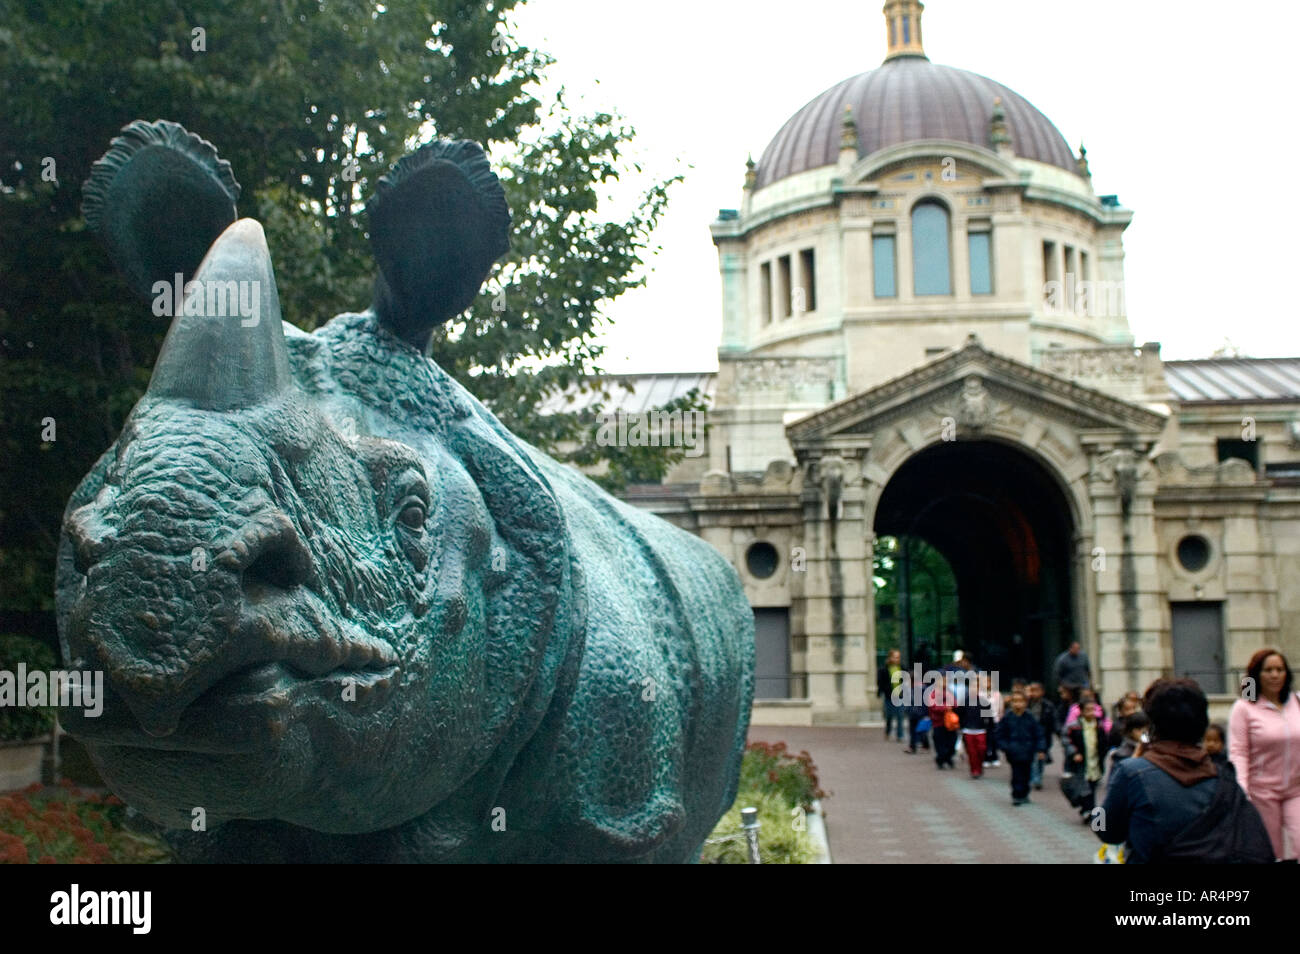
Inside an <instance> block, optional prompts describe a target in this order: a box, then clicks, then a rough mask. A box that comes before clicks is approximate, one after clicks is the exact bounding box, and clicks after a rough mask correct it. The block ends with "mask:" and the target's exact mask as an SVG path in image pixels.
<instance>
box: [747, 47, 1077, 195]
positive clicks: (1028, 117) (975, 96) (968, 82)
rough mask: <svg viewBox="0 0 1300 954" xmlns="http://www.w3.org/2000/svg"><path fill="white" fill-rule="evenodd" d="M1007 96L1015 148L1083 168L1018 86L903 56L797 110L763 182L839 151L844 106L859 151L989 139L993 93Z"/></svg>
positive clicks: (771, 150) (767, 162)
mask: <svg viewBox="0 0 1300 954" xmlns="http://www.w3.org/2000/svg"><path fill="white" fill-rule="evenodd" d="M998 97H1001V98H1002V108H1003V110H1004V111H1005V112H1006V123H1007V130H1008V132H1009V133H1010V135H1011V145H1012V147H1013V148H1014V149H1015V153H1016V155H1017V156H1021V157H1023V158H1025V159H1037V160H1038V161H1039V162H1045V163H1050V164H1051V165H1054V166H1059V167H1060V168H1062V169H1066V170H1068V171H1070V172H1073V173H1075V174H1076V175H1077V174H1078V166H1077V164H1076V161H1075V157H1074V153H1073V152H1072V151H1071V150H1070V147H1069V145H1068V144H1067V143H1066V141H1065V138H1064V137H1063V136H1062V135H1061V133H1060V132H1059V131H1058V130H1057V128H1056V127H1055V126H1054V125H1052V121H1051V120H1050V119H1048V118H1047V117H1046V116H1044V115H1043V114H1042V113H1040V112H1039V111H1038V110H1037V109H1035V108H1034V106H1033V104H1031V103H1030V102H1029V101H1028V100H1027V99H1025V98H1024V97H1023V96H1021V95H1020V94H1019V93H1017V92H1015V91H1014V90H1012V89H1009V88H1007V87H1006V86H1003V85H1002V84H1001V83H996V82H994V81H993V80H991V79H989V78H988V77H985V76H980V75H979V74H978V73H970V72H967V71H966V70H959V69H955V68H954V67H951V66H940V65H938V64H936V63H931V62H930V61H929V60H928V59H926V58H925V57H923V56H898V57H895V58H893V59H889V60H886V61H885V63H884V64H882V65H881V66H879V67H878V68H876V69H874V70H869V71H868V72H866V73H860V74H858V75H857V76H852V77H850V78H849V79H846V80H844V81H843V82H842V83H838V84H836V85H835V86H832V87H831V88H830V89H828V90H827V91H826V92H824V93H822V94H821V95H820V96H818V97H817V98H816V99H814V100H812V102H810V103H808V105H806V106H804V107H803V108H802V109H800V110H799V112H797V113H795V114H794V116H792V117H791V118H790V121H789V122H787V123H786V124H785V125H784V126H782V127H781V131H780V132H778V133H777V134H776V138H774V139H773V140H772V142H771V143H769V144H768V147H767V149H766V150H764V152H763V155H762V158H761V159H759V162H758V169H757V173H758V179H757V182H756V186H757V187H758V188H762V187H763V186H765V185H770V184H771V183H773V182H776V181H778V180H779V179H784V178H785V177H786V176H792V175H795V174H796V173H799V172H803V171H804V170H806V169H816V168H818V167H819V166H826V165H831V164H832V163H834V162H836V161H837V159H838V158H839V151H840V135H841V129H842V122H843V116H844V107H845V105H849V106H852V107H853V119H854V121H855V123H856V124H857V130H858V155H859V156H867V155H870V154H871V153H873V152H875V151H876V150H878V149H883V148H884V147H886V146H893V145H897V144H899V143H905V142H914V141H916V140H918V139H949V140H955V141H957V142H968V143H972V144H974V145H977V146H986V147H987V146H988V145H989V120H990V118H991V117H992V115H993V101H994V100H995V99H997V98H998Z"/></svg>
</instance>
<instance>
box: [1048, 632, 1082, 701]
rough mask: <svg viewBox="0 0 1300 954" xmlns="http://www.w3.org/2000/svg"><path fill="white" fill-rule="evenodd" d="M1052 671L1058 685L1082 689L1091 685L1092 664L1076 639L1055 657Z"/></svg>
mask: <svg viewBox="0 0 1300 954" xmlns="http://www.w3.org/2000/svg"><path fill="white" fill-rule="evenodd" d="M1052 672H1053V673H1054V674H1055V675H1056V685H1057V686H1058V687H1059V686H1069V687H1070V688H1071V689H1082V688H1084V687H1085V686H1091V685H1092V664H1091V663H1090V662H1088V654H1087V653H1085V652H1084V651H1083V646H1082V645H1080V643H1079V641H1078V640H1075V641H1074V642H1072V643H1070V648H1069V649H1067V650H1066V651H1065V652H1063V653H1061V655H1059V656H1057V657H1056V665H1054V666H1053V667H1052Z"/></svg>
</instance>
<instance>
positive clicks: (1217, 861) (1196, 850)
mask: <svg viewBox="0 0 1300 954" xmlns="http://www.w3.org/2000/svg"><path fill="white" fill-rule="evenodd" d="M1150 860H1151V863H1153V864H1209V865H1225V864H1227V865H1230V864H1238V865H1240V864H1268V863H1270V862H1272V861H1274V860H1276V859H1275V858H1274V855H1273V842H1272V841H1271V840H1270V839H1269V837H1268V830H1267V829H1266V828H1265V827H1264V820H1263V819H1262V818H1260V817H1259V810H1258V809H1257V808H1256V807H1255V806H1254V805H1252V804H1251V803H1250V799H1248V798H1247V797H1246V793H1245V792H1244V791H1242V788H1241V786H1240V785H1238V784H1237V773H1236V771H1235V770H1234V769H1233V767H1232V763H1231V762H1225V763H1224V764H1222V765H1220V766H1219V783H1218V785H1217V786H1216V788H1215V790H1214V797H1213V798H1212V799H1211V800H1210V805H1209V807H1208V808H1206V810H1205V811H1204V813H1202V814H1201V815H1200V816H1199V817H1197V818H1196V819H1195V820H1193V821H1192V823H1191V824H1190V825H1188V826H1187V827H1186V828H1184V829H1183V830H1182V831H1180V832H1179V833H1178V834H1177V835H1175V836H1174V838H1173V840H1172V841H1170V842H1169V844H1167V845H1165V846H1164V848H1162V849H1159V850H1157V851H1155V852H1153V853H1152V857H1151V859H1150Z"/></svg>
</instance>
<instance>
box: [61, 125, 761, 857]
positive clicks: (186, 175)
mask: <svg viewBox="0 0 1300 954" xmlns="http://www.w3.org/2000/svg"><path fill="white" fill-rule="evenodd" d="M237 190H238V186H237V185H236V184H235V182H234V178H233V176H231V175H230V172H229V167H228V166H227V165H225V164H224V163H222V162H221V161H220V160H219V159H217V157H216V153H215V150H213V149H212V147H211V146H209V145H208V144H207V143H205V142H203V141H202V140H200V139H198V138H197V137H195V136H192V135H190V134H188V133H186V132H185V130H183V129H181V128H180V127H178V126H175V125H174V124H168V123H162V122H159V123H153V124H144V123H139V122H137V123H134V124H132V125H131V126H129V127H127V129H125V130H124V131H123V136H122V137H119V139H117V140H115V141H114V144H113V148H112V149H111V150H110V152H109V154H108V155H106V157H105V158H104V160H101V163H100V164H98V165H97V166H96V170H95V173H94V174H93V175H92V178H91V181H90V182H89V183H88V185H87V188H86V196H87V199H86V214H87V220H88V222H89V223H90V224H91V226H92V227H93V228H95V229H96V230H97V231H98V232H99V234H100V235H101V236H102V237H103V238H104V239H105V241H106V243H107V244H108V247H109V250H110V252H111V253H112V254H113V256H114V259H115V260H116V261H117V263H118V264H119V266H120V267H121V268H122V270H123V273H124V275H126V276H127V278H128V281H129V282H130V283H131V284H132V286H133V287H134V288H135V289H136V290H137V291H139V292H140V293H141V294H142V295H146V296H153V295H156V293H157V288H156V286H155V282H157V281H159V280H164V281H170V280H171V279H172V277H173V275H174V274H175V273H176V272H180V273H182V274H183V275H184V276H185V278H186V280H188V279H190V278H191V277H192V278H193V279H194V280H195V282H196V283H197V284H195V285H194V286H191V287H189V288H187V289H185V292H186V296H185V298H184V301H185V307H183V308H182V309H180V312H181V313H179V314H178V315H177V317H176V318H175V319H174V320H173V324H172V328H171V330H170V332H169V334H168V337H167V341H166V343H165V344H164V346H163V350H162V353H161V354H160V356H159V359H158V363H157V366H156V368H155V371H154V376H153V380H152V382H151V384H150V388H149V391H148V393H147V394H146V395H145V397H144V398H143V399H142V400H141V401H140V403H139V405H137V407H136V408H135V409H134V411H133V412H132V414H131V417H130V419H129V420H128V422H127V425H126V427H125V428H124V430H123V433H122V435H121V436H120V437H119V438H118V440H117V442H116V443H115V444H114V446H113V447H111V448H109V450H108V451H107V452H106V453H105V454H104V456H103V457H102V458H101V460H100V461H99V463H98V464H97V465H96V467H95V468H94V470H93V471H92V472H91V473H90V474H89V475H88V476H87V477H86V479H85V480H84V481H83V483H82V485H81V486H80V488H79V489H78V490H77V492H76V494H75V495H74V497H73V499H72V500H71V501H70V502H69V505H68V510H67V514H66V517H65V522H64V534H63V540H62V541H61V544H60V553H59V577H58V608H59V624H60V637H61V641H62V644H63V651H64V654H65V656H66V657H67V659H68V661H69V662H70V663H72V664H74V665H75V666H76V667H77V668H87V669H102V670H103V671H104V672H105V673H106V675H107V687H108V691H107V698H106V700H105V707H104V713H103V715H102V716H100V717H99V718H96V719H91V718H88V717H86V716H84V715H81V714H79V713H78V712H76V711H75V710H72V711H69V712H67V713H66V714H65V719H64V721H65V723H66V724H67V726H68V728H69V731H70V732H72V733H73V734H74V735H75V736H77V737H78V738H80V739H82V740H83V741H84V742H85V743H86V745H87V747H88V749H89V751H90V753H91V756H92V758H93V759H94V761H95V763H96V765H97V767H98V768H99V770H100V771H101V773H102V774H103V776H104V778H105V779H106V781H107V782H108V783H109V784H110V785H111V786H112V788H113V789H114V791H116V792H117V793H118V794H119V795H121V796H122V797H123V798H124V799H126V800H127V802H128V803H129V804H131V805H134V806H135V807H137V808H139V809H140V810H141V811H143V812H144V813H146V814H147V815H148V816H149V817H151V818H153V819H155V820H156V821H158V822H160V823H162V824H165V825H167V826H169V827H171V828H173V829H176V830H177V834H176V835H175V844H176V847H177V850H178V852H179V853H180V855H181V856H182V857H185V858H188V859H191V860H253V861H259V860H266V861H308V860H320V861H484V860H491V861H512V860H522V861H602V860H628V861H689V860H691V859H693V858H694V857H695V856H696V855H697V853H698V851H699V848H700V846H701V844H702V843H703V841H704V839H705V837H706V836H707V835H708V833H709V832H710V831H711V830H712V828H713V826H714V824H715V823H716V822H717V820H718V819H719V818H720V817H721V816H722V814H723V813H724V812H725V811H726V810H727V808H728V807H729V806H730V805H731V802H732V800H733V799H734V797H735V789H736V779H737V774H738V771H739V765H740V758H741V752H742V749H743V746H744V739H745V731H746V728H747V726H748V721H749V709H750V702H751V698H752V691H753V621H752V614H751V611H750V609H749V606H748V604H747V602H746V600H745V596H744V593H743V590H742V587H741V584H740V581H739V579H738V577H737V576H736V574H735V572H734V571H733V570H732V568H731V567H730V565H729V564H728V563H727V562H726V561H725V560H724V559H723V558H722V557H721V556H720V555H719V554H718V553H717V552H716V551H714V550H713V549H712V548H711V547H709V546H708V545H707V544H705V543H703V542H702V541H700V540H699V539H697V538H695V537H693V536H692V535H690V534H688V533H685V532H683V531H680V530H678V529H676V528H674V527H672V526H671V525H669V524H668V523H666V522H664V521H662V520H660V519H658V518H656V517H654V516H652V515H650V514H647V513H645V512H643V511H639V510H637V509H635V508H632V507H629V506H627V505H625V504H623V503H622V502H620V501H618V500H616V499H614V498H612V497H610V496H609V495H608V494H606V493H605V492H604V491H602V490H601V489H599V488H598V487H597V486H596V485H595V484H593V483H591V482H590V481H588V480H587V479H586V478H584V477H582V476H581V475H580V474H578V473H576V472H574V471H572V470H571V469H569V468H567V467H564V466H562V465H560V464H557V463H556V462H555V461H553V460H551V459H550V458H548V457H547V456H546V455H545V454H542V453H541V452H539V451H537V450H536V449H534V448H532V447H530V446H528V445H526V444H525V443H524V442H522V441H520V440H518V439H517V438H515V437H514V436H512V435H511V434H510V433H509V432H508V431H506V430H505V429H504V427H502V425H501V424H500V423H499V422H498V421H497V420H496V418H495V417H494V416H493V415H492V414H491V413H490V412H489V411H487V410H486V409H485V408H484V407H483V406H482V405H481V404H479V402H478V401H476V400H475V399H474V397H473V396H472V395H470V394H469V393H468V392H467V391H465V389H464V388H462V387H461V386H460V385H459V384H458V383H457V382H455V381H454V380H452V379H451V378H450V377H449V376H447V375H446V374H445V373H444V372H442V370H441V369H439V368H438V366H437V365H436V364H435V363H434V362H433V361H431V360H430V359H428V358H427V357H425V355H424V353H423V352H424V348H425V344H426V342H427V340H428V335H429V332H430V330H431V329H432V328H433V327H434V325H435V324H436V323H438V322H441V321H445V320H447V319H448V318H450V317H452V316H454V315H456V314H458V313H459V312H460V311H462V310H463V309H464V308H465V307H466V305H467V304H468V302H469V301H470V300H471V299H472V298H473V296H474V294H475V293H476V292H477V290H478V288H479V287H480V285H481V283H482V281H483V279H484V277H485V276H486V274H487V271H488V269H489V268H490V266H491V264H492V262H493V261H495V259H496V258H497V257H499V256H500V255H501V254H503V252H504V251H505V249H506V236H507V235H508V226H509V214H508V211H507V210H506V209H505V205H504V197H503V196H502V195H501V191H500V187H499V184H498V183H497V182H496V180H495V177H494V176H493V175H492V174H491V171H490V170H489V169H488V167H487V163H486V160H485V159H484V158H483V156H482V153H481V151H480V150H479V149H478V147H477V146H474V145H473V144H470V143H435V144H432V145H430V146H426V147H424V148H422V149H421V150H420V151H418V152H417V153H414V154H412V155H411V156H408V157H407V158H406V159H404V160H402V162H401V163H399V164H398V166H397V167H396V168H395V170H394V171H393V173H391V174H390V176H388V177H386V178H385V180H382V181H381V184H380V187H379V190H378V193H377V195H376V197H375V198H374V199H372V200H371V203H370V206H369V208H368V211H369V214H370V219H371V235H372V243H373V245H374V248H375V255H376V260H377V262H378V264H379V278H378V279H377V282H376V296H375V305H374V306H373V307H372V309H370V310H368V311H367V312H365V313H362V314H349V315H340V316H338V317H337V318H335V319H334V320H333V321H331V322H329V323H328V324H326V325H325V326H324V327H323V328H321V329H320V330H319V331H317V332H316V333H315V334H312V335H306V334H303V333H302V332H299V331H297V330H296V329H293V328H292V327H291V326H288V325H284V324H283V323H282V322H281V319H280V315H279V306H278V301H277V299H276V291H275V279H274V275H273V272H272V268H271V259H270V254H269V250H268V249H267V247H266V242H265V238H264V236H263V234H262V230H261V227H260V226H259V225H258V224H257V223H256V222H254V221H252V220H248V219H243V220H239V221H236V220H235V213H234V199H235V198H236V197H237V194H238V192H237ZM159 222H165V223H168V225H167V227H165V228H160V227H159V225H158V223H159ZM196 233H199V234H198V235H197V236H196ZM230 283H234V284H233V285H232V284H230ZM213 288H216V289H218V298H219V297H220V293H221V290H225V289H234V290H235V292H237V293H240V292H242V298H241V297H239V295H238V294H236V296H235V297H233V298H229V299H228V300H227V301H228V302H235V301H238V302H240V303H241V304H240V305H239V306H238V307H236V306H235V305H233V304H231V305H230V307H227V308H221V309H219V310H220V311H221V314H215V313H214V311H215V309H214V308H213V307H212V305H211V303H210V302H211V297H210V296H211V290H212V289H213ZM196 298H197V299H200V300H201V301H202V303H201V304H200V303H197V302H196V301H195V299H196ZM254 301H255V302H256V303H257V307H256V308H253V307H251V305H252V303H253V302H254ZM200 810H201V811H200ZM199 818H201V819H202V821H203V824H204V827H205V830H203V831H193V830H192V829H193V828H194V827H195V826H196V824H197V821H196V820H197V819H199Z"/></svg>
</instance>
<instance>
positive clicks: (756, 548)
mask: <svg viewBox="0 0 1300 954" xmlns="http://www.w3.org/2000/svg"><path fill="white" fill-rule="evenodd" d="M776 564H777V556H776V547H774V546H772V544H770V543H766V542H760V543H755V544H752V545H751V546H750V548H749V549H748V550H746V551H745V566H746V567H748V568H749V575H750V576H752V577H754V578H755V579H759V580H766V579H767V578H768V577H769V576H771V575H772V574H773V573H775V572H776Z"/></svg>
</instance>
